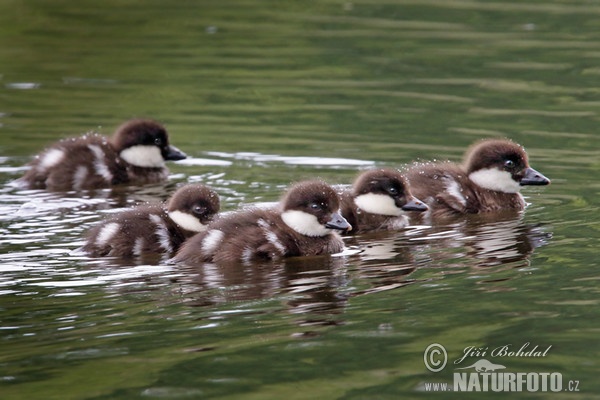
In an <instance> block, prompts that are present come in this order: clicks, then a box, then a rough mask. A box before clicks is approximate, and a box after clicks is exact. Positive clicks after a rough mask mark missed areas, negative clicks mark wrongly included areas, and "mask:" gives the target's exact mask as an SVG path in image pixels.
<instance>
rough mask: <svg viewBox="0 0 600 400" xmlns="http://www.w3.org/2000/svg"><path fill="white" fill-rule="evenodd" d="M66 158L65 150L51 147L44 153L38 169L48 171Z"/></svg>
mask: <svg viewBox="0 0 600 400" xmlns="http://www.w3.org/2000/svg"><path fill="white" fill-rule="evenodd" d="M64 158H65V152H64V151H63V150H60V149H50V150H48V151H47V152H45V153H44V155H42V159H41V160H40V162H39V164H38V165H37V170H38V171H40V172H43V171H46V170H47V169H48V168H52V167H54V166H55V165H57V164H58V163H60V162H61V161H62V160H63V159H64Z"/></svg>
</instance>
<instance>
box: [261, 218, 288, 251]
mask: <svg viewBox="0 0 600 400" xmlns="http://www.w3.org/2000/svg"><path fill="white" fill-rule="evenodd" d="M258 226H260V227H261V229H262V231H263V233H264V234H265V238H266V239H267V241H268V242H269V243H271V244H272V245H273V246H275V248H276V249H277V250H278V251H279V252H280V253H281V255H284V254H285V246H284V245H283V244H282V243H281V241H280V240H279V238H278V237H277V234H275V232H273V231H272V230H271V229H270V227H269V224H268V223H267V222H266V221H265V220H264V219H259V220H258Z"/></svg>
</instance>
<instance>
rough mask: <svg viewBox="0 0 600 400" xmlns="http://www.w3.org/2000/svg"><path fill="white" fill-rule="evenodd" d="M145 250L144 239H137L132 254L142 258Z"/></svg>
mask: <svg viewBox="0 0 600 400" xmlns="http://www.w3.org/2000/svg"><path fill="white" fill-rule="evenodd" d="M143 249H144V238H143V237H139V238H137V239H135V243H134V244H133V250H132V253H133V255H134V256H141V255H142V250H143Z"/></svg>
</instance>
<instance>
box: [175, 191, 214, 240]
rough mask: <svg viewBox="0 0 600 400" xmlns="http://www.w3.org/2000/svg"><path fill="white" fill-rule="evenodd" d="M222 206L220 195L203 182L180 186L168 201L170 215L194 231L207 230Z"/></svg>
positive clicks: (184, 226) (181, 225)
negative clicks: (202, 183)
mask: <svg viewBox="0 0 600 400" xmlns="http://www.w3.org/2000/svg"><path fill="white" fill-rule="evenodd" d="M220 207H221V202H220V200H219V195H218V194H217V193H216V192H215V191H214V190H212V189H211V188H209V187H208V186H204V185H201V184H190V185H185V186H183V187H181V188H179V189H178V190H177V191H176V192H175V193H174V194H173V196H171V198H170V199H169V201H168V202H167V212H168V213H169V217H170V218H171V219H172V220H173V221H174V222H175V223H176V224H177V225H179V226H180V227H182V228H183V229H186V230H188V231H192V232H202V231H204V230H206V228H207V224H208V223H209V222H210V221H212V219H213V217H214V216H215V215H216V214H217V213H218V212H219V209H220Z"/></svg>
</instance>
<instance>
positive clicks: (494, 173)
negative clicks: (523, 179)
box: [469, 168, 521, 193]
mask: <svg viewBox="0 0 600 400" xmlns="http://www.w3.org/2000/svg"><path fill="white" fill-rule="evenodd" d="M469 179H471V180H472V181H473V182H475V183H476V184H477V185H479V186H481V187H482V188H485V189H489V190H495V191H497V192H504V193H518V192H519V190H520V189H521V186H520V185H519V182H517V181H515V180H514V179H513V178H512V176H511V175H510V173H508V172H506V171H501V170H499V169H497V168H490V169H480V170H479V171H475V172H473V173H471V174H470V175H469Z"/></svg>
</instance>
